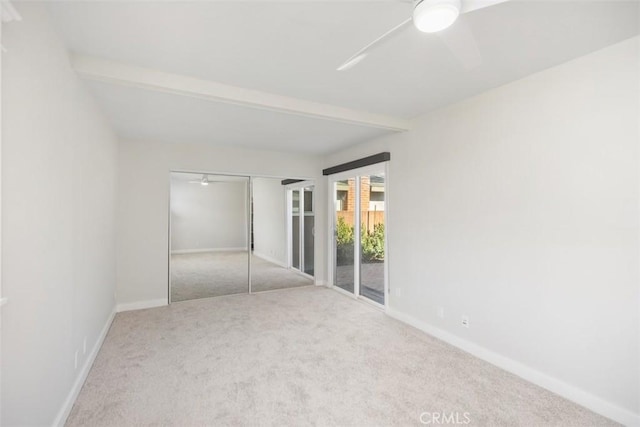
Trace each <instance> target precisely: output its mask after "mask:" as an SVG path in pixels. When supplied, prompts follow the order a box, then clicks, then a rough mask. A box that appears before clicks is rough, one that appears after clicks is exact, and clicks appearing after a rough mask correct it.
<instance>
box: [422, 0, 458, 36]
mask: <svg viewBox="0 0 640 427" xmlns="http://www.w3.org/2000/svg"><path fill="white" fill-rule="evenodd" d="M460 7H461V4H460V0H422V1H421V2H420V3H418V4H417V5H416V7H415V9H413V25H415V26H416V28H417V29H418V30H420V31H422V32H424V33H437V32H438V31H442V30H444V29H445V28H448V27H450V26H451V25H452V24H453V23H454V22H455V21H456V19H458V16H459V15H460Z"/></svg>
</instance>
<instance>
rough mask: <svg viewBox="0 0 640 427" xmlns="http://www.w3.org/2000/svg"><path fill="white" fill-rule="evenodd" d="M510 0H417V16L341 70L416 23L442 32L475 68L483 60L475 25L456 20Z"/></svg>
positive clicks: (452, 48) (455, 51) (424, 29)
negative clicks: (460, 16)
mask: <svg viewBox="0 0 640 427" xmlns="http://www.w3.org/2000/svg"><path fill="white" fill-rule="evenodd" d="M505 1H507V0H417V1H415V6H414V8H413V15H412V16H411V17H409V18H407V19H405V20H404V21H402V22H401V23H400V24H398V25H396V26H395V27H393V28H392V29H390V30H389V31H387V32H386V33H384V34H383V35H381V36H380V37H378V38H377V39H375V40H374V41H372V42H371V43H369V44H368V45H366V46H365V47H363V48H362V49H360V50H359V51H357V52H356V53H355V54H353V55H352V56H351V57H350V58H349V59H347V60H346V61H345V62H344V63H343V64H342V65H340V66H339V67H338V68H337V70H338V71H343V70H347V69H349V68H352V67H354V66H355V65H356V64H358V63H359V62H360V61H362V60H363V59H364V58H366V57H367V55H369V53H371V52H372V51H373V50H374V49H375V48H377V47H379V46H380V45H382V44H384V43H386V42H387V41H389V40H391V39H392V38H393V36H396V35H398V34H400V33H401V32H402V31H401V30H405V29H407V28H410V26H409V24H410V23H411V22H413V25H414V26H415V27H416V28H417V29H418V30H420V31H421V32H423V33H438V36H439V38H440V39H441V40H442V42H443V43H444V44H445V45H446V46H447V48H448V49H449V50H450V51H451V53H452V54H453V55H454V56H455V57H456V58H457V59H458V60H459V61H460V62H461V63H462V65H464V67H465V68H467V69H473V68H476V67H478V66H480V64H481V63H482V57H481V55H480V50H479V49H478V46H477V44H476V41H475V38H474V37H473V33H472V32H471V28H470V27H469V26H468V25H467V23H466V22H465V21H464V20H461V21H459V22H457V23H456V25H455V26H453V27H452V28H451V29H449V30H447V31H443V30H445V29H447V28H448V27H450V26H452V25H453V24H454V22H455V21H456V20H457V19H458V16H459V15H461V14H464V13H468V12H472V11H474V10H478V9H483V8H485V7H489V6H493V5H495V4H498V3H504V2H505Z"/></svg>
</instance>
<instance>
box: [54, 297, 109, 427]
mask: <svg viewBox="0 0 640 427" xmlns="http://www.w3.org/2000/svg"><path fill="white" fill-rule="evenodd" d="M115 316H116V310H115V309H114V310H113V311H112V312H111V314H110V315H109V318H108V319H107V322H106V323H105V324H104V326H103V328H102V331H100V335H99V336H98V340H97V341H96V343H95V344H94V346H93V348H92V349H91V352H90V353H89V356H88V357H87V360H85V362H84V364H83V365H82V369H80V373H79V374H78V377H77V378H76V380H75V382H74V383H73V387H71V391H69V394H68V395H67V398H66V399H65V401H64V404H63V405H62V408H60V411H59V412H58V416H56V419H55V421H54V422H53V425H54V426H55V427H58V426H59V427H63V426H64V423H65V422H66V421H67V418H68V417H69V414H70V413H71V409H72V408H73V404H74V403H75V402H76V399H77V398H78V394H80V390H82V386H83V385H84V382H85V380H86V379H87V375H89V371H90V370H91V367H92V366H93V362H94V361H95V360H96V356H97V355H98V351H100V347H102V343H103V342H104V339H105V338H106V337H107V333H108V332H109V328H110V327H111V324H112V323H113V319H114V318H115Z"/></svg>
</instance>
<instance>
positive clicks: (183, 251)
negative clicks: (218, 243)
mask: <svg viewBox="0 0 640 427" xmlns="http://www.w3.org/2000/svg"><path fill="white" fill-rule="evenodd" d="M246 250H247V247H246V246H244V247H241V248H202V249H176V250H175V251H171V255H180V254H199V253H204V252H238V251H246Z"/></svg>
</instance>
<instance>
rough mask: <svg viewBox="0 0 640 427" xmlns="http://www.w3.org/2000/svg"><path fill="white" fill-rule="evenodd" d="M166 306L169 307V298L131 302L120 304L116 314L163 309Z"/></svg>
mask: <svg viewBox="0 0 640 427" xmlns="http://www.w3.org/2000/svg"><path fill="white" fill-rule="evenodd" d="M164 305H169V300H168V299H167V298H160V299H152V300H147V301H137V302H129V303H125V304H118V305H117V306H116V312H117V313H122V312H123V311H132V310H142V309H145V308H155V307H162V306H164Z"/></svg>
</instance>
